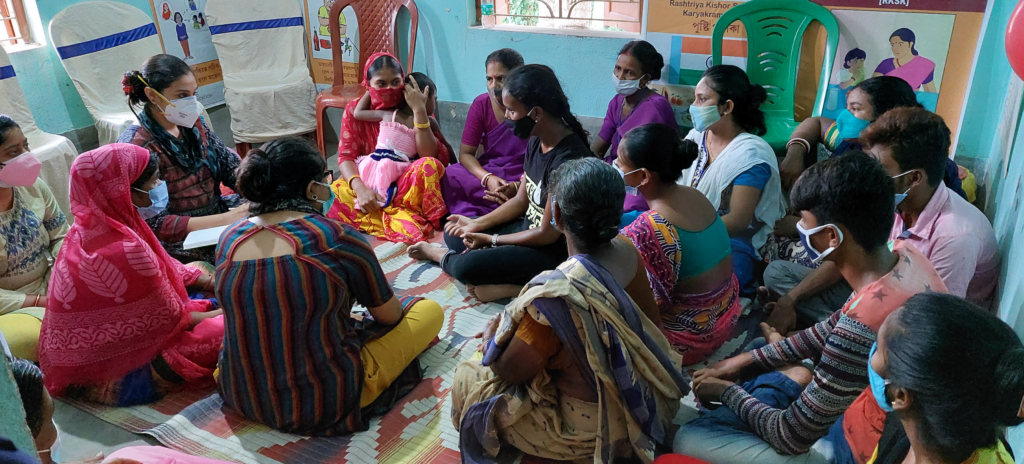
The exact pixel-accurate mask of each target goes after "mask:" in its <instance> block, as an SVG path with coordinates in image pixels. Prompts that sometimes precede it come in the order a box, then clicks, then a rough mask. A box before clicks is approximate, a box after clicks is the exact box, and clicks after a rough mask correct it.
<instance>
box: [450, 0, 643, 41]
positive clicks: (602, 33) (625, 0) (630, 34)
mask: <svg viewBox="0 0 1024 464" xmlns="http://www.w3.org/2000/svg"><path fill="white" fill-rule="evenodd" d="M492 1H493V3H494V4H495V14H494V15H493V16H492V17H493V21H494V24H492V25H485V24H484V21H483V19H484V17H483V14H482V6H483V3H484V2H483V1H482V0H475V1H474V2H473V3H475V7H476V8H475V9H476V14H475V16H476V19H477V21H476V25H475V26H473V25H471V27H472V28H473V29H492V30H496V31H506V32H532V33H539V34H554V35H569V36H577V37H604V38H630V39H637V38H642V37H644V36H645V35H646V34H645V29H646V22H647V3H648V0H570V1H571V2H575V4H571V5H569V7H568V8H567V9H568V10H571V9H572V8H574V7H575V6H576V5H578V4H580V3H582V2H583V1H590V2H592V5H593V8H594V9H595V10H597V9H600V10H608V9H609V7H610V6H614V5H619V4H625V5H630V4H635V5H637V19H636V21H635V23H634V22H633V21H629V20H623V19H619V18H600V19H586V18H572V17H557V16H540V15H539V14H538V15H531V16H524V15H512V14H506V13H501V14H498V10H499V9H498V8H497V4H498V3H499V2H508V3H511V2H510V0H492ZM537 1H538V3H549V2H558V5H559V6H561V4H562V1H563V0H547V1H543V0H537ZM473 3H470V5H473ZM549 7H550V6H549ZM549 7H548V8H545V7H543V6H539V8H538V11H545V10H547V9H549ZM559 9H560V10H561V8H559ZM552 13H555V12H554V11H552ZM566 13H567V14H571V11H567V12H566ZM603 14H607V11H606V12H605V13H603ZM505 18H536V19H538V20H545V19H547V20H554V21H601V22H603V23H612V24H616V23H634V24H636V29H637V30H636V31H635V32H634V31H623V30H599V29H589V28H587V29H582V28H573V27H549V26H539V25H535V26H531V25H522V24H503V23H501V21H504V20H505Z"/></svg>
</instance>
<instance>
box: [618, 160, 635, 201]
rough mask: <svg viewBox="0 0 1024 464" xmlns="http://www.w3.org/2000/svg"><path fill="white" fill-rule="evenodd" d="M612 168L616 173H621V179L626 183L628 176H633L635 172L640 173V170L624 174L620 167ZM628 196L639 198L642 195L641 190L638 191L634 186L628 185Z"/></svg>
mask: <svg viewBox="0 0 1024 464" xmlns="http://www.w3.org/2000/svg"><path fill="white" fill-rule="evenodd" d="M612 167H613V168H615V172H617V173H619V177H621V178H622V182H626V176H628V175H630V174H632V173H634V172H637V171H639V169H634V170H632V171H629V172H622V169H619V167H618V166H616V165H615V164H612ZM626 194H627V195H633V196H639V195H640V189H638V188H636V187H633V186H631V185H629V184H626Z"/></svg>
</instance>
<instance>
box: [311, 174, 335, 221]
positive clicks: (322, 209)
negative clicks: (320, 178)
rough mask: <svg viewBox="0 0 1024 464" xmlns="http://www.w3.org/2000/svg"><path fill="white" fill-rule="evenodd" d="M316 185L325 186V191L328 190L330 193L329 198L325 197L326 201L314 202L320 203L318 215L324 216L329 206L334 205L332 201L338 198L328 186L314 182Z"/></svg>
mask: <svg viewBox="0 0 1024 464" xmlns="http://www.w3.org/2000/svg"><path fill="white" fill-rule="evenodd" d="M316 183H317V184H320V185H324V186H326V187H327V190H329V191H330V192H331V196H329V197H327V200H316V201H320V202H321V204H320V213H321V214H323V215H324V216H326V215H327V212H328V211H330V210H331V206H333V205H334V200H335V199H337V198H338V196H337V195H335V194H334V189H332V188H331V186H330V185H328V184H325V183H322V182H316Z"/></svg>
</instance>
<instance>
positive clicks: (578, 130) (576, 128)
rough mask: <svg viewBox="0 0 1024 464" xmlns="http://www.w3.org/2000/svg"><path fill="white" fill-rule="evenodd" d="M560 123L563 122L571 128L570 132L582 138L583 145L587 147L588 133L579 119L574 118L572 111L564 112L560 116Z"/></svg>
mask: <svg viewBox="0 0 1024 464" xmlns="http://www.w3.org/2000/svg"><path fill="white" fill-rule="evenodd" d="M562 124H565V126H566V127H568V128H569V129H572V132H573V133H574V134H576V136H577V137H579V138H580V139H581V140H583V144H584V145H586V146H588V147H589V146H590V133H589V132H587V130H586V129H584V128H583V124H581V123H580V120H579V119H576V116H573V114H572V113H566V114H565V115H564V116H562Z"/></svg>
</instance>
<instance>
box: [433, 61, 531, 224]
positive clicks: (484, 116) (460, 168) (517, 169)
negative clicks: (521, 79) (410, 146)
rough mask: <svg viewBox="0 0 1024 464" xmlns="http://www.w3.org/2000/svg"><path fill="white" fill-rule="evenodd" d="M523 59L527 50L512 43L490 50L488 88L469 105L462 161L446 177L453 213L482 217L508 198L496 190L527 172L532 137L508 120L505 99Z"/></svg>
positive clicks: (446, 199)
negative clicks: (512, 74)
mask: <svg viewBox="0 0 1024 464" xmlns="http://www.w3.org/2000/svg"><path fill="white" fill-rule="evenodd" d="M522 65H523V57H522V55H520V54H519V52H517V51H515V50H512V49H511V48H503V49H501V50H497V51H495V52H493V53H491V54H490V55H487V61H486V62H485V66H486V70H487V92H486V93H484V94H482V95H480V96H478V97H476V99H474V100H473V104H472V105H471V106H470V107H469V114H468V115H467V116H466V128H465V130H463V132H462V146H461V147H460V148H459V162H458V164H452V165H451V166H449V167H448V169H447V170H446V171H445V173H444V180H442V182H441V193H442V194H443V195H444V203H445V205H447V206H448V211H449V212H450V213H452V214H458V215H461V216H466V217H480V216H483V215H485V214H487V213H490V212H491V211H494V210H495V208H497V207H498V206H499V204H500V203H504V200H503V199H501V198H498V197H496V196H494V193H493V192H497V191H498V189H500V188H501V187H503V186H505V185H506V184H508V183H510V182H518V181H519V178H520V177H522V175H523V158H524V157H525V156H526V140H523V139H521V138H519V137H516V136H515V134H513V133H512V129H511V128H510V127H508V126H507V125H505V105H504V104H503V103H502V102H501V91H502V88H503V86H504V84H505V77H506V76H508V74H509V73H510V72H512V70H513V69H516V68H518V67H520V66H522ZM489 192H491V193H489Z"/></svg>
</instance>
